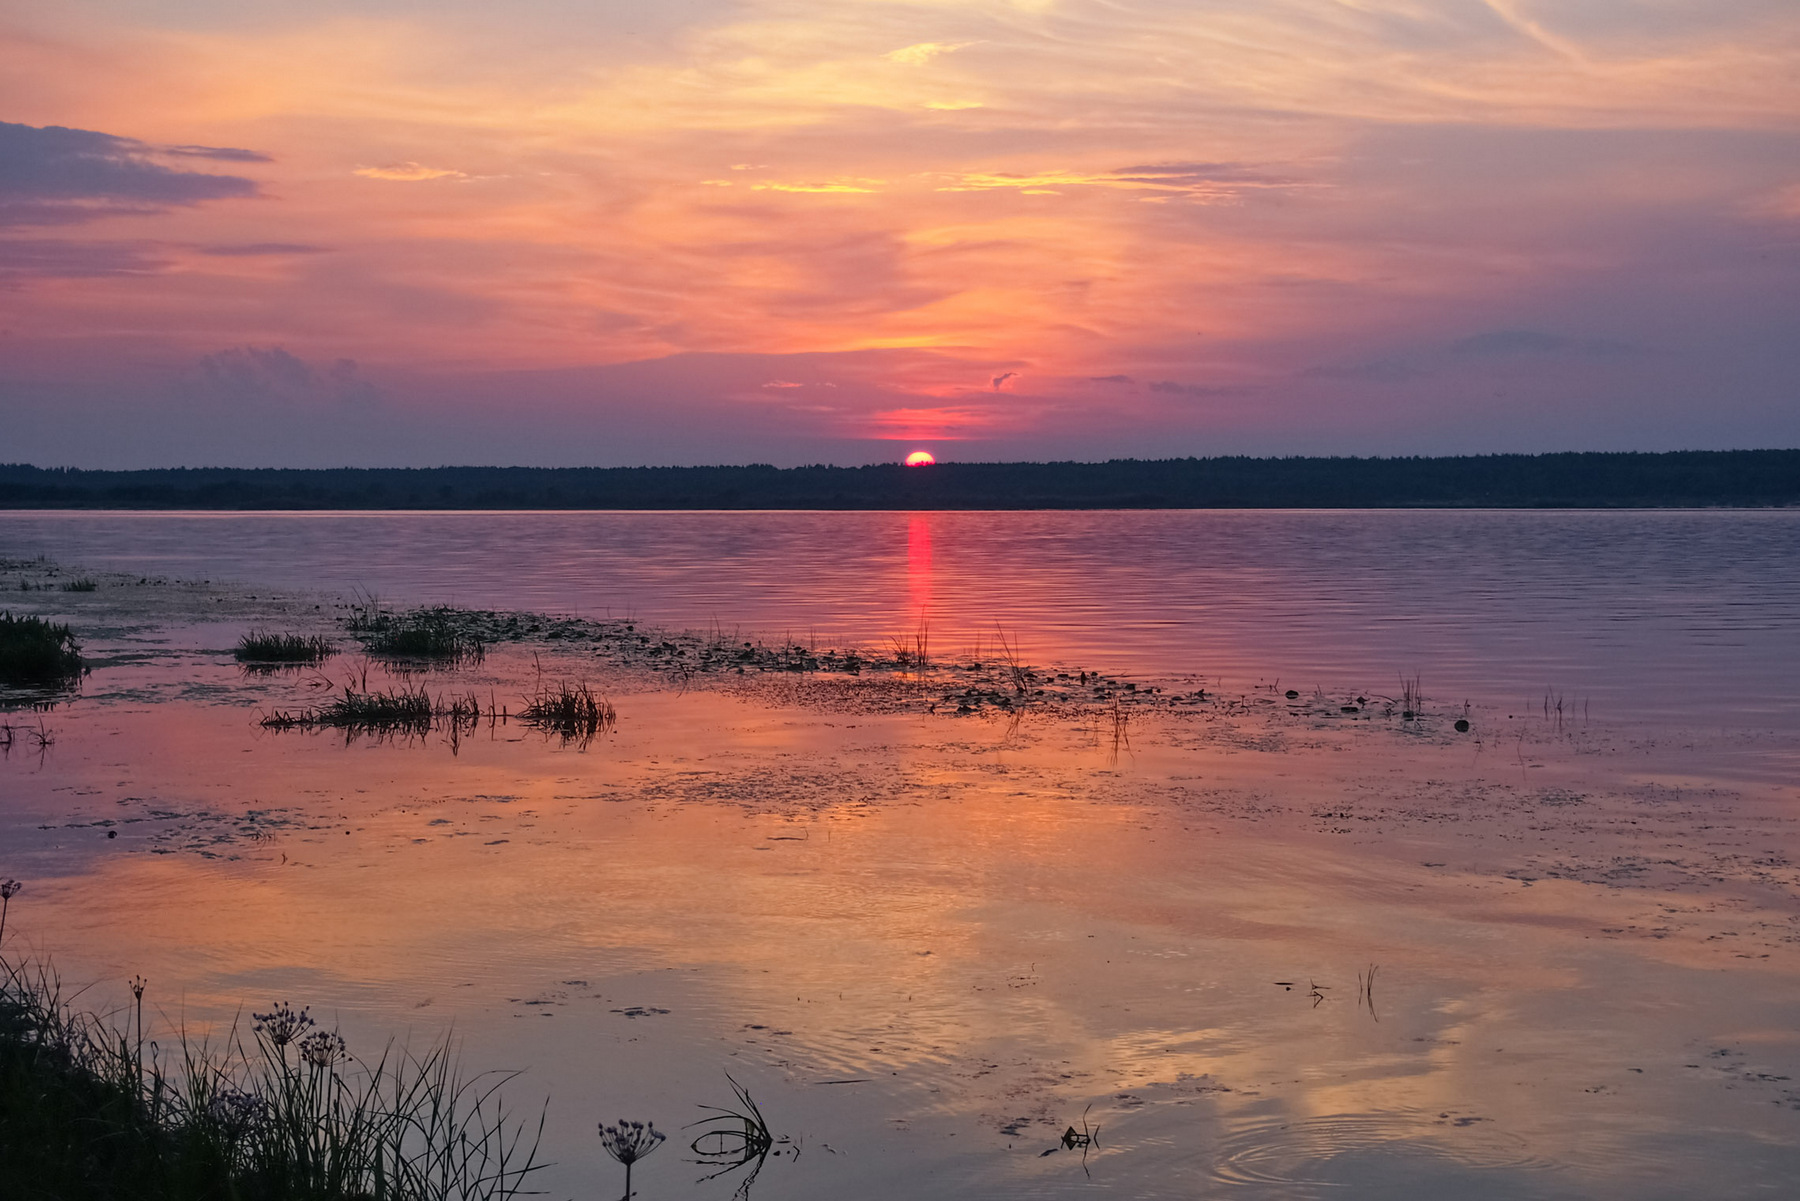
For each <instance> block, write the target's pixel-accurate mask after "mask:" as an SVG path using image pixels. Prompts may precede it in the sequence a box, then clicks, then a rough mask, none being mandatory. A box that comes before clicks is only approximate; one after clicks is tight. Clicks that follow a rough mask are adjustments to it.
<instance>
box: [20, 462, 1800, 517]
mask: <svg viewBox="0 0 1800 1201" xmlns="http://www.w3.org/2000/svg"><path fill="white" fill-rule="evenodd" d="M1797 504H1800V449H1796V450H1728V451H1671V452H1666V453H1656V454H1651V453H1598V452H1583V453H1560V454H1541V455H1508V454H1501V455H1470V456H1451V457H1437V458H1424V457H1407V458H1302V457H1294V458H1267V459H1255V458H1247V457H1242V456H1230V457H1218V458H1205V459H1200V458H1186V459H1162V460H1139V459H1115V460H1112V461H1110V462H1105V463H1072V462H1063V463H954V462H952V463H939V464H936V465H935V466H931V467H924V468H909V467H903V466H901V465H899V464H895V463H877V464H871V465H868V466H863V467H826V466H814V467H790V468H777V467H770V466H764V465H756V464H752V465H749V466H735V467H733V466H716V467H571V468H548V467H432V468H331V469H289V468H226V467H219V468H169V469H153V470H139V471H88V470H81V469H76V468H41V467H35V466H31V465H29V464H0V508H10V509H228V510H229V509H249V510H259V509H426V510H429V509H436V510H445V509H620V510H630V509H642V510H652V509H655V510H668V509H853V510H854V509H874V510H914V509H948V510H957V509H964V510H967V509H1210V508H1223V509H1230V508H1273V509H1280V508H1324V509H1335V508H1357V509H1362V508H1694V507H1698V508H1707V507H1781V506H1790V505H1797Z"/></svg>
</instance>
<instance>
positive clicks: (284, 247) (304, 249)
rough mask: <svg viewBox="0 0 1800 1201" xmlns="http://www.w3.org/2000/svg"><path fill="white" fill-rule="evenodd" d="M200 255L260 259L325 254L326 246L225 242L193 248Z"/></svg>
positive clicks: (300, 243) (290, 243)
mask: <svg viewBox="0 0 1800 1201" xmlns="http://www.w3.org/2000/svg"><path fill="white" fill-rule="evenodd" d="M195 249H196V250H198V251H199V252H200V253H201V254H210V255H216V256H218V257H220V258H261V257H265V256H271V257H273V256H280V255H294V254H326V253H328V252H329V250H330V248H329V247H326V246H309V245H307V244H306V243H304V242H225V243H218V244H215V245H211V246H197V247H195Z"/></svg>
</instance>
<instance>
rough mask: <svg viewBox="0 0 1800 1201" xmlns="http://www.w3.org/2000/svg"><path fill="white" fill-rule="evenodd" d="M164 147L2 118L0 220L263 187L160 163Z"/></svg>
mask: <svg viewBox="0 0 1800 1201" xmlns="http://www.w3.org/2000/svg"><path fill="white" fill-rule="evenodd" d="M187 149H190V150H199V149H205V148H204V147H189V148H187ZM159 153H164V151H159V150H158V148H157V147H155V146H152V145H150V144H148V143H145V142H140V141H138V140H136V139H135V138H125V137H119V136H117V135H114V134H109V133H100V132H98V131H95V130H90V129H66V128H64V127H62V126H60V125H47V126H44V127H42V128H38V127H35V126H31V125H15V124H11V123H9V122H0V224H8V225H61V224H70V223H75V222H81V221H88V220H96V219H98V218H101V217H107V216H114V215H118V214H122V213H147V212H157V211H161V210H163V209H168V208H172V207H177V206H184V205H194V204H200V203H202V202H203V201H207V200H221V199H226V198H230V197H243V196H254V195H256V194H257V185H256V183H255V181H253V180H249V179H243V178H240V177H238V176H235V175H209V174H205V173H202V172H197V171H181V170H177V169H175V168H173V167H169V166H166V165H164V164H162V163H159V162H156V161H155V156H156V155H157V154H159ZM245 153H250V152H248V151H246V152H245Z"/></svg>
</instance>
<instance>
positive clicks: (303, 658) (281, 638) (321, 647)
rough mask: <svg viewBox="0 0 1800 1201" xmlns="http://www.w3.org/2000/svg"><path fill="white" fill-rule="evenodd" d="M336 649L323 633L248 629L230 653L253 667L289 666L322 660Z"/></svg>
mask: <svg viewBox="0 0 1800 1201" xmlns="http://www.w3.org/2000/svg"><path fill="white" fill-rule="evenodd" d="M336 649H337V648H335V647H334V646H332V645H331V643H330V642H329V641H327V640H326V639H325V638H324V637H323V636H322V635H317V634H313V635H306V634H270V633H267V632H265V631H262V630H251V631H250V632H249V633H248V634H245V635H244V636H243V637H242V638H240V639H238V644H237V646H235V647H233V648H232V651H231V653H232V656H233V657H234V658H236V659H237V661H238V662H239V663H246V664H250V665H252V666H259V665H268V666H276V667H281V666H288V665H301V666H305V665H309V664H315V663H323V662H324V661H325V660H326V659H329V658H330V657H331V656H332V655H333V654H334V653H335V652H336Z"/></svg>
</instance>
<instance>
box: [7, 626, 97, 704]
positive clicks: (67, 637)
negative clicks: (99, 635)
mask: <svg viewBox="0 0 1800 1201" xmlns="http://www.w3.org/2000/svg"><path fill="white" fill-rule="evenodd" d="M82 670H83V668H82V663H81V646H80V644H79V643H77V642H76V641H75V635H74V634H73V633H72V632H71V631H70V629H69V627H68V626H66V625H57V624H55V623H54V622H48V621H45V620H44V619H43V618H41V617H14V616H13V615H12V614H11V613H0V684H11V685H15V686H23V687H28V688H52V687H57V686H59V685H65V684H71V683H73V682H75V681H76V680H79V679H80V678H81V673H82Z"/></svg>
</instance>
